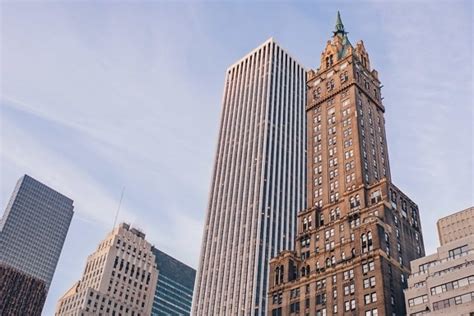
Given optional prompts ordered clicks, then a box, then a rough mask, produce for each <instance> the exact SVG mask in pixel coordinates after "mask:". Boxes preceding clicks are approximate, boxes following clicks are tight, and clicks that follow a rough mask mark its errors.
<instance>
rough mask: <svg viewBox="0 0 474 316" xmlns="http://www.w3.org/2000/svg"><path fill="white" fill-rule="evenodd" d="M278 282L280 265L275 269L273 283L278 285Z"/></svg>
mask: <svg viewBox="0 0 474 316" xmlns="http://www.w3.org/2000/svg"><path fill="white" fill-rule="evenodd" d="M279 282H280V267H276V269H275V285H278V284H279Z"/></svg>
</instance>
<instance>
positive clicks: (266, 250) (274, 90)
mask: <svg viewBox="0 0 474 316" xmlns="http://www.w3.org/2000/svg"><path fill="white" fill-rule="evenodd" d="M305 79H306V72H305V70H304V68H303V67H302V66H301V65H300V64H299V63H298V62H296V61H295V59H293V58H292V57H291V56H290V55H289V54H288V53H287V52H285V51H284V50H283V49H282V48H281V47H280V46H279V45H278V44H277V43H276V42H275V41H274V40H273V39H269V40H268V41H266V42H265V43H263V44H262V45H261V46H260V47H258V48H256V49H255V50H253V51H252V52H251V53H249V54H248V55H247V56H245V57H244V58H242V59H241V60H239V61H238V62H236V63H235V64H233V65H232V66H230V67H229V68H228V70H227V72H226V78H225V87H224V94H223V100H222V114H221V124H220V131H219V140H218V146H217V152H216V159H215V165H214V171H213V176H212V184H211V189H210V196H209V204H208V209H207V216H206V220H205V227H204V233H203V241H202V248H201V256H200V261H199V268H198V273H197V278H196V283H195V289H194V298H193V309H192V314H193V315H237V314H238V315H262V314H265V312H266V291H267V284H268V262H269V260H270V258H271V257H272V256H275V255H276V254H277V252H279V251H281V250H283V249H292V247H293V239H294V237H295V232H296V213H297V212H298V211H300V210H301V209H303V208H304V207H305V185H304V184H305V138H306V137H305V125H306V124H305V115H304V107H305V103H306V94H305V92H306V86H305Z"/></svg>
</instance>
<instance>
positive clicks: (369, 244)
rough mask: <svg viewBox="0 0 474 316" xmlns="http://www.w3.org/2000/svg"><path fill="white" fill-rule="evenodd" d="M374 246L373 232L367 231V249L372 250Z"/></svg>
mask: <svg viewBox="0 0 474 316" xmlns="http://www.w3.org/2000/svg"><path fill="white" fill-rule="evenodd" d="M373 248H374V246H373V242H372V232H368V233H367V249H368V250H369V251H371V250H372V249H373Z"/></svg>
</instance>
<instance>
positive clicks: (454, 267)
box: [405, 207, 474, 316]
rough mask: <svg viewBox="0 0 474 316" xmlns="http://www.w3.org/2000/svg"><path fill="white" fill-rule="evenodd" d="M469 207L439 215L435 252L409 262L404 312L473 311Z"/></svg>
mask: <svg viewBox="0 0 474 316" xmlns="http://www.w3.org/2000/svg"><path fill="white" fill-rule="evenodd" d="M472 209H473V208H472V207H471V208H469V209H467V210H464V211H461V212H458V213H455V214H453V215H450V216H447V217H444V218H442V219H440V220H439V221H438V229H439V235H440V241H441V246H440V247H438V249H437V252H436V253H434V254H431V255H429V256H426V257H423V258H419V259H417V260H414V261H412V262H411V271H412V274H411V276H410V277H409V278H408V288H407V289H406V290H405V300H406V305H407V309H408V312H407V315H409V316H421V315H431V316H435V315H460V316H471V315H474V232H472V230H470V232H471V233H467V231H469V229H472V226H471V224H470V223H472V222H473V220H474V213H473V212H472ZM470 227H471V228H470ZM447 240H449V242H446V241H447Z"/></svg>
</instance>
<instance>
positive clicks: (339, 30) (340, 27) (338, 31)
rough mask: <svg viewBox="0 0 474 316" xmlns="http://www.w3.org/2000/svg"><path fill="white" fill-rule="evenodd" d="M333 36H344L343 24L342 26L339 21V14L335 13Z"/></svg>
mask: <svg viewBox="0 0 474 316" xmlns="http://www.w3.org/2000/svg"><path fill="white" fill-rule="evenodd" d="M333 33H334V36H336V35H339V34H341V35H342V36H344V35H345V34H346V31H344V24H342V20H341V13H340V12H339V11H337V19H336V29H335V31H334V32H333Z"/></svg>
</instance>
